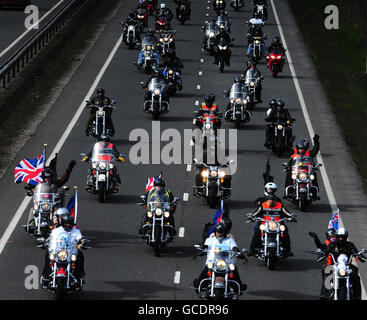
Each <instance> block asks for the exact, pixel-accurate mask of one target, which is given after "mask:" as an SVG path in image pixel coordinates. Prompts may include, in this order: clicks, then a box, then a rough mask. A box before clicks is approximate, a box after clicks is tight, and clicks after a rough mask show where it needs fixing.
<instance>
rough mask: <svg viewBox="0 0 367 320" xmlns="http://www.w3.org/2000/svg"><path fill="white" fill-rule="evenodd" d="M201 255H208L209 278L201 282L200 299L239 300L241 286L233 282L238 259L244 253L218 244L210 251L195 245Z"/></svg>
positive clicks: (244, 250) (243, 250)
mask: <svg viewBox="0 0 367 320" xmlns="http://www.w3.org/2000/svg"><path fill="white" fill-rule="evenodd" d="M194 248H195V249H196V250H198V251H199V252H200V255H202V254H205V253H206V254H207V260H206V266H207V268H208V273H207V275H208V277H207V278H204V279H203V280H201V281H200V284H199V289H198V291H199V297H200V298H201V299H203V300H238V299H239V297H240V295H241V287H240V284H239V283H238V282H237V281H235V280H233V271H234V270H235V264H236V257H237V256H239V255H240V254H241V253H242V252H243V253H245V252H246V251H247V249H242V252H241V251H239V252H237V251H233V250H231V249H230V247H229V246H228V245H225V244H220V243H219V244H216V245H215V247H213V248H211V249H210V250H208V249H206V248H204V249H203V248H201V246H200V245H195V246H194Z"/></svg>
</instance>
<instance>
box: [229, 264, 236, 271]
mask: <svg viewBox="0 0 367 320" xmlns="http://www.w3.org/2000/svg"><path fill="white" fill-rule="evenodd" d="M228 268H229V270H231V271H233V270H234V269H235V266H234V264H233V263H231V264H230V265H229V266H228Z"/></svg>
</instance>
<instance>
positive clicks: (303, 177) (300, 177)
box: [299, 172, 307, 181]
mask: <svg viewBox="0 0 367 320" xmlns="http://www.w3.org/2000/svg"><path fill="white" fill-rule="evenodd" d="M299 179H300V180H302V181H304V180H306V179H307V174H305V173H304V172H301V173H300V174H299Z"/></svg>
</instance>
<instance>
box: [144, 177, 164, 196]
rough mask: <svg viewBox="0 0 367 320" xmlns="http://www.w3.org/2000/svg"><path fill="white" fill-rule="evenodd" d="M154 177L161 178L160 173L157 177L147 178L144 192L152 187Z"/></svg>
mask: <svg viewBox="0 0 367 320" xmlns="http://www.w3.org/2000/svg"><path fill="white" fill-rule="evenodd" d="M156 178H162V174H160V175H159V176H158V177H152V178H148V181H147V184H146V185H145V192H149V191H150V190H151V189H153V187H154V180H155V179H156Z"/></svg>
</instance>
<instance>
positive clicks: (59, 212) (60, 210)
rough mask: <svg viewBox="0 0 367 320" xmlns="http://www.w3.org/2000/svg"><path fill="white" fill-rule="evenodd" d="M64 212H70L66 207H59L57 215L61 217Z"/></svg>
mask: <svg viewBox="0 0 367 320" xmlns="http://www.w3.org/2000/svg"><path fill="white" fill-rule="evenodd" d="M64 214H69V210H68V209H66V208H59V209H57V210H56V212H55V215H57V216H59V217H61V216H62V215H64Z"/></svg>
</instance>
